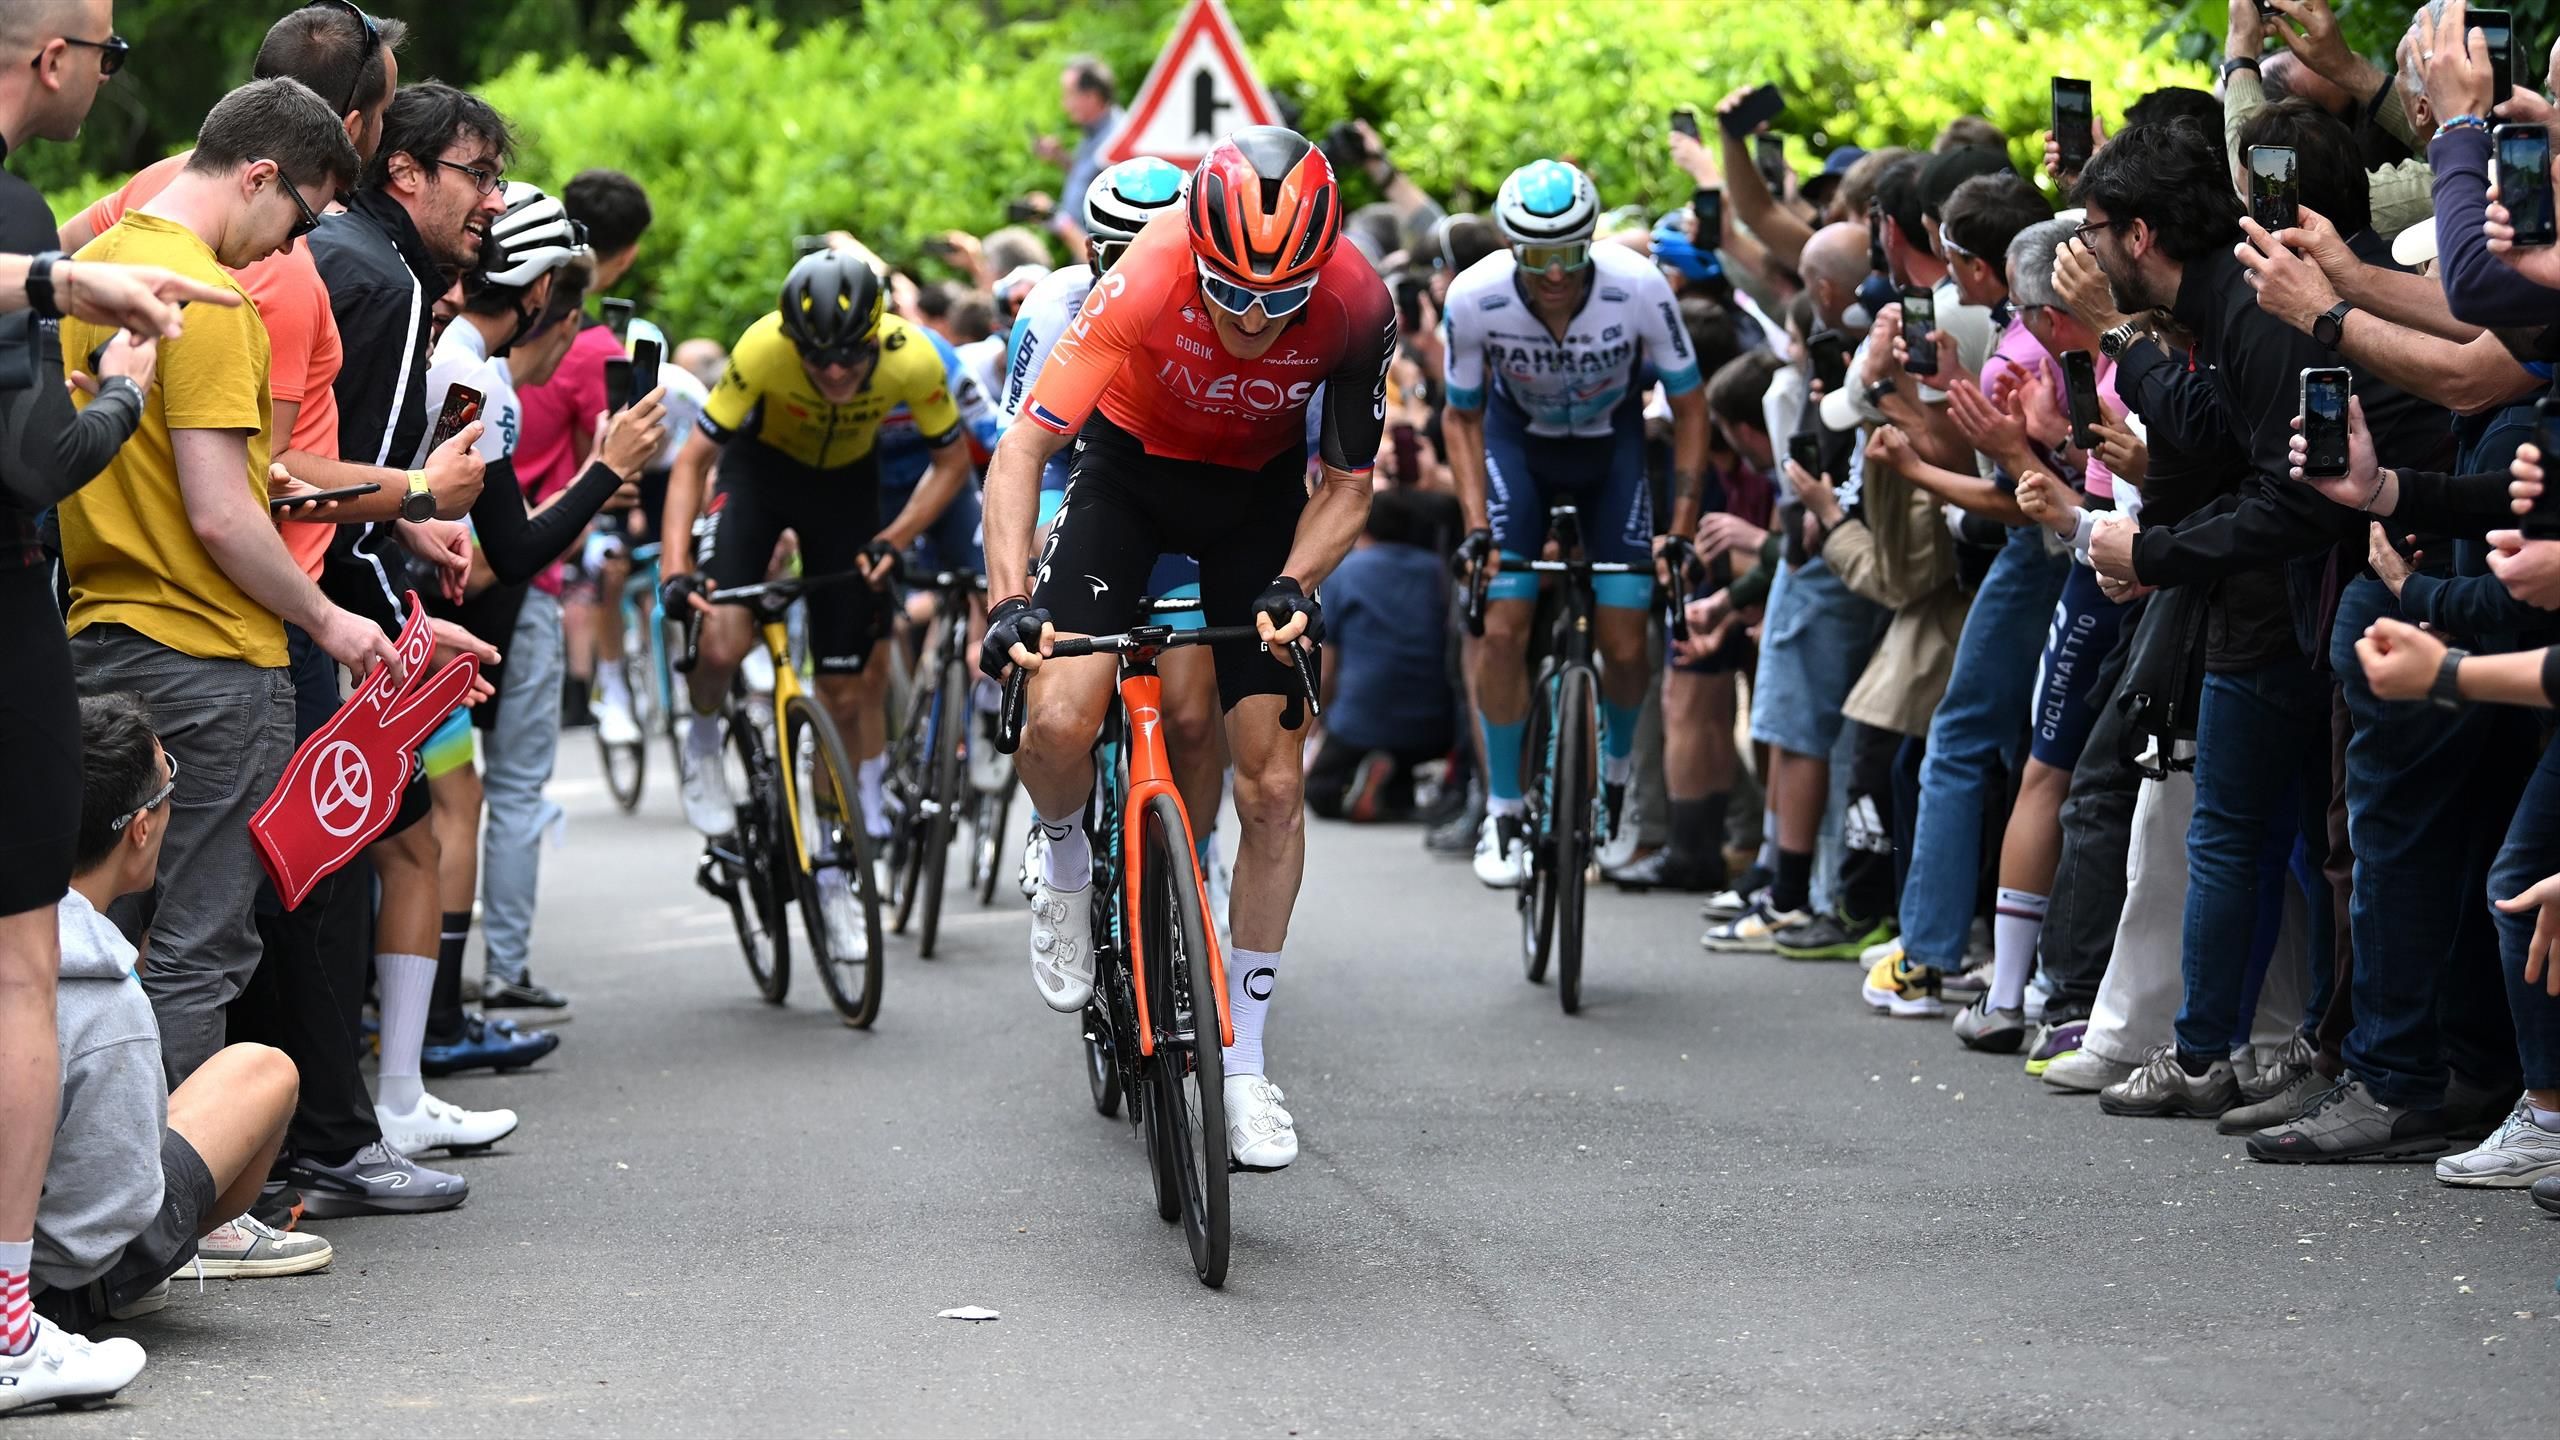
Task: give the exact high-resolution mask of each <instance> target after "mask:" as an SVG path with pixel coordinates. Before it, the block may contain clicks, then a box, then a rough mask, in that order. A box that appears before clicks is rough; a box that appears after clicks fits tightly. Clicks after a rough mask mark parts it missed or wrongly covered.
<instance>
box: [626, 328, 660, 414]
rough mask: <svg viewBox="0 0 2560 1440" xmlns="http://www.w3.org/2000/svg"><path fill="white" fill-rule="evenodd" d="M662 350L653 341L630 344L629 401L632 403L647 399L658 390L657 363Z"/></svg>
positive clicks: (639, 341) (638, 341)
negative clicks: (651, 392) (650, 393)
mask: <svg viewBox="0 0 2560 1440" xmlns="http://www.w3.org/2000/svg"><path fill="white" fill-rule="evenodd" d="M664 353H665V352H664V350H663V349H662V348H661V347H660V346H659V344H658V342H657V341H655V340H634V341H632V342H631V399H632V401H633V403H635V404H636V403H638V402H639V401H641V400H644V399H646V398H648V395H649V392H650V391H652V390H655V389H657V388H658V361H659V358H660V357H661V356H662V355H663V354H664Z"/></svg>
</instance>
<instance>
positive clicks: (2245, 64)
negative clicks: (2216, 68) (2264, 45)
mask: <svg viewBox="0 0 2560 1440" xmlns="http://www.w3.org/2000/svg"><path fill="white" fill-rule="evenodd" d="M2257 68H2258V57H2257V56H2255V55H2233V56H2230V57H2228V58H2226V59H2225V60H2224V61H2223V62H2222V79H2223V81H2224V83H2226V84H2227V83H2229V81H2230V79H2231V72H2232V71H2234V70H2255V69H2257Z"/></svg>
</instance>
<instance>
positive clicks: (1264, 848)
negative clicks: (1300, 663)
mask: <svg viewBox="0 0 2560 1440" xmlns="http://www.w3.org/2000/svg"><path fill="white" fill-rule="evenodd" d="M1263 663H1265V664H1269V663H1270V662H1269V661H1265V662H1263ZM1274 668H1277V667H1274ZM1293 683H1294V682H1293ZM1287 705H1288V701H1287V700H1286V699H1284V698H1283V697H1281V696H1278V695H1254V696H1249V697H1247V698H1245V699H1244V700H1243V701H1241V702H1240V703H1238V704H1237V705H1236V706H1235V708H1234V709H1232V710H1229V711H1228V712H1227V743H1228V745H1229V746H1230V747H1231V748H1232V750H1233V751H1234V753H1235V761H1236V796H1235V800H1236V824H1237V828H1238V829H1239V830H1240V831H1241V832H1242V833H1241V834H1239V835H1238V836H1237V839H1236V863H1235V882H1234V890H1233V892H1232V894H1231V895H1230V897H1229V900H1228V907H1229V910H1228V914H1229V924H1230V928H1231V929H1232V931H1233V944H1234V945H1235V947H1236V948H1237V949H1239V950H1259V951H1269V952H1275V953H1276V952H1277V951H1279V950H1280V949H1281V947H1282V945H1283V944H1284V942H1286V941H1287V940H1288V938H1289V912H1290V910H1291V909H1292V908H1293V907H1294V906H1296V904H1297V902H1298V881H1299V877H1300V875H1301V874H1302V873H1303V872H1304V870H1305V869H1306V861H1307V834H1306V804H1305V793H1306V792H1305V783H1304V781H1303V779H1302V778H1301V775H1300V766H1301V764H1302V760H1301V756H1302V755H1303V753H1304V746H1303V743H1302V742H1303V741H1304V739H1305V737H1306V732H1305V731H1304V730H1284V729H1282V728H1281V726H1280V716H1281V712H1282V710H1284V709H1285V708H1286V707H1287Z"/></svg>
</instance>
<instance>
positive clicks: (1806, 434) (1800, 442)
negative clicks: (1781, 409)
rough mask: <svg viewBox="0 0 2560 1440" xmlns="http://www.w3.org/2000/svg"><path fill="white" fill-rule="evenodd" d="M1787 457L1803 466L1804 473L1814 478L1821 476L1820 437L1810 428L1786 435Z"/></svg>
mask: <svg viewBox="0 0 2560 1440" xmlns="http://www.w3.org/2000/svg"><path fill="white" fill-rule="evenodd" d="M1787 458H1788V459H1790V460H1793V461H1794V462H1796V463H1797V464H1798V465H1801V466H1803V467H1804V473H1806V474H1807V475H1811V476H1813V477H1814V478H1815V479H1820V478H1821V477H1822V437H1821V436H1820V435H1819V434H1817V433H1815V432H1814V431H1811V430H1799V431H1797V432H1796V433H1794V434H1793V435H1790V436H1788V437H1787Z"/></svg>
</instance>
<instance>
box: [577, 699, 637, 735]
mask: <svg viewBox="0 0 2560 1440" xmlns="http://www.w3.org/2000/svg"><path fill="white" fill-rule="evenodd" d="M589 713H591V714H592V715H594V716H595V722H596V739H597V740H599V741H601V742H603V743H604V744H607V745H637V744H639V743H640V722H639V721H638V720H636V719H634V718H632V714H631V702H630V701H628V700H598V701H597V702H596V703H595V704H594V706H593V707H591V709H590V711H589Z"/></svg>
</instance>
